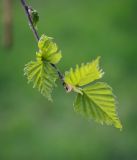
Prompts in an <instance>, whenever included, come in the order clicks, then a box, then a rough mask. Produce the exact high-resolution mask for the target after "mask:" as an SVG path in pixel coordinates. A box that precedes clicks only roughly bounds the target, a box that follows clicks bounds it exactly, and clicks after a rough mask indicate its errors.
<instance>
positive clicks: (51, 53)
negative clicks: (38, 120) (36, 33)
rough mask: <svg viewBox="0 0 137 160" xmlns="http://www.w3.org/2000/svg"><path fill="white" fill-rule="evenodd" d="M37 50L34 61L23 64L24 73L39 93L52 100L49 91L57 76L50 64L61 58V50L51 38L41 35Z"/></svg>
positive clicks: (53, 85)
mask: <svg viewBox="0 0 137 160" xmlns="http://www.w3.org/2000/svg"><path fill="white" fill-rule="evenodd" d="M38 47H39V51H38V52H37V53H36V61H31V62H29V63H28V64H26V65H25V68H24V74H25V75H26V77H27V79H28V82H29V83H30V82H32V83H33V87H34V88H37V89H38V90H39V91H40V93H41V94H42V95H43V96H45V97H47V98H48V100H52V98H51V93H52V90H53V88H54V87H55V86H56V84H55V81H56V79H57V78H58V76H57V72H56V70H55V68H53V66H52V64H55V63H58V62H59V60H60V59H61V52H60V51H58V47H57V45H56V44H55V43H54V42H53V39H52V38H50V37H47V36H45V35H42V36H41V38H40V40H39V42H38Z"/></svg>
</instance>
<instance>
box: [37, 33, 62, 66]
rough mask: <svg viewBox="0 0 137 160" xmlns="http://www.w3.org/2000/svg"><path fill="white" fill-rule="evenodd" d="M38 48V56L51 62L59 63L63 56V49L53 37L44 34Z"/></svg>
mask: <svg viewBox="0 0 137 160" xmlns="http://www.w3.org/2000/svg"><path fill="white" fill-rule="evenodd" d="M38 48H39V52H37V57H38V58H41V59H42V60H45V61H48V62H49V63H52V64H57V63H58V62H59V61H60V59H61V58H62V55H61V51H60V50H59V49H58V46H57V44H56V43H55V42H53V38H51V37H48V36H46V35H42V36H41V37H40V40H39V42H38Z"/></svg>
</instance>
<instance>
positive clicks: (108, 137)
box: [0, 0, 137, 160]
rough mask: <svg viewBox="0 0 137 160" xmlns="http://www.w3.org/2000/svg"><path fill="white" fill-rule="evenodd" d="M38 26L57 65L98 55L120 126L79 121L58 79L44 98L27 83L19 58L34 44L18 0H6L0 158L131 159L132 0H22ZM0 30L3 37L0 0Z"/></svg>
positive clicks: (136, 150)
mask: <svg viewBox="0 0 137 160" xmlns="http://www.w3.org/2000/svg"><path fill="white" fill-rule="evenodd" d="M28 2H29V3H30V4H31V5H32V6H33V7H34V8H36V9H37V10H38V11H39V14H40V23H39V25H38V28H39V33H40V34H42V33H46V34H47V35H48V36H52V37H54V38H55V40H56V42H57V44H58V45H59V46H60V48H61V49H62V53H63V59H62V61H61V62H60V64H59V65H58V66H59V67H60V68H61V70H62V72H64V71H65V70H68V69H69V68H70V67H71V66H72V67H74V66H75V64H76V63H77V64H80V63H81V62H88V61H90V60H92V59H94V58H96V57H97V56H101V66H102V68H103V69H104V71H105V76H104V78H103V80H102V81H106V82H108V84H110V85H111V86H112V87H113V89H114V93H115V94H116V95H117V97H118V101H119V105H118V112H119V116H120V118H121V121H122V123H123V126H124V129H123V131H122V132H120V131H119V130H117V129H115V128H113V127H108V126H105V125H104V126H101V125H99V124H97V123H95V122H93V121H87V120H86V119H85V118H83V117H81V116H80V115H79V114H77V113H75V112H74V111H73V105H72V104H73V100H74V97H75V95H74V94H72V93H71V94H66V93H65V90H64V89H63V88H62V86H61V84H60V82H58V88H56V89H55V91H54V93H53V98H54V102H53V103H50V102H48V101H47V100H46V99H45V98H44V97H42V96H41V95H40V94H39V93H38V92H37V90H35V89H32V86H31V85H27V83H26V78H25V77H24V76H23V67H24V64H25V63H27V62H28V61H30V60H33V59H35V52H36V50H37V44H36V42H35V39H34V37H33V35H32V32H31V31H30V29H29V27H28V24H27V23H28V22H27V19H26V16H25V14H24V10H23V8H22V7H21V4H20V1H18V0H14V1H13V3H14V6H13V7H14V8H13V9H14V10H13V12H14V13H13V14H14V45H13V47H12V49H11V50H7V49H4V48H3V47H2V45H1V46H0V160H31V159H32V160H91V159H93V160H110V159H111V160H137V71H136V70H137V1H136V0H39V1H37V0H30V1H28ZM0 28H1V29H0V37H1V38H2V36H3V27H2V5H1V3H0Z"/></svg>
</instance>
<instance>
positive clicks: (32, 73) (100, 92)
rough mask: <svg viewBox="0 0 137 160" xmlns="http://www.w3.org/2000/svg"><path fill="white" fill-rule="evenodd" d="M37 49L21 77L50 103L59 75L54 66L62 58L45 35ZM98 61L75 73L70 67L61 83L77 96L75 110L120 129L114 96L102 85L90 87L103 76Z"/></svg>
mask: <svg viewBox="0 0 137 160" xmlns="http://www.w3.org/2000/svg"><path fill="white" fill-rule="evenodd" d="M38 48H39V51H38V52H36V61H31V62H29V63H28V64H26V66H25V69H24V74H25V75H26V76H27V79H28V82H29V83H30V82H32V83H33V87H34V88H37V89H38V90H39V91H40V93H41V94H42V95H44V96H46V97H47V98H48V100H52V98H51V94H52V90H53V88H54V87H55V86H56V84H55V82H56V79H57V78H58V76H59V75H57V73H58V74H60V73H59V72H58V70H57V68H56V66H55V64H57V63H58V62H59V61H60V59H61V57H62V55H61V51H60V50H59V49H58V47H57V45H56V43H54V42H53V38H50V37H47V36H45V35H42V36H41V38H40V40H39V42H38ZM99 59H100V57H98V58H97V59H95V60H93V61H92V62H90V63H87V64H82V65H81V66H80V67H79V66H78V65H76V68H75V69H74V70H73V69H72V68H71V69H70V71H68V72H65V76H64V79H63V80H64V82H63V83H64V84H65V85H66V86H67V87H68V88H69V90H68V91H72V90H73V91H74V92H76V93H77V97H76V100H75V102H74V108H75V111H77V112H80V113H81V114H84V115H86V116H87V117H89V118H90V117H92V118H93V119H95V120H96V121H97V122H99V123H101V124H103V123H106V124H108V125H112V124H113V125H114V126H115V127H116V128H120V129H121V128H122V125H121V122H120V120H119V119H118V117H117V114H116V103H115V97H114V95H113V93H112V90H111V88H110V87H109V86H108V85H107V84H106V83H103V82H98V83H95V84H90V83H92V82H94V81H96V80H99V79H101V78H102V76H103V72H102V69H100V68H99ZM88 84H90V85H88ZM85 85H86V86H85ZM87 85H88V86H87Z"/></svg>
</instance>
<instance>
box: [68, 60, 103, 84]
mask: <svg viewBox="0 0 137 160" xmlns="http://www.w3.org/2000/svg"><path fill="white" fill-rule="evenodd" d="M99 59H100V57H98V58H97V59H96V60H94V61H92V62H91V63H87V64H82V65H81V66H80V67H79V66H78V65H77V66H76V69H75V70H73V69H72V68H71V69H70V71H69V72H66V73H65V82H66V83H67V84H70V85H72V86H84V85H86V84H88V83H91V82H93V81H95V80H97V79H100V78H101V77H102V75H103V72H102V70H101V69H99Z"/></svg>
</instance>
